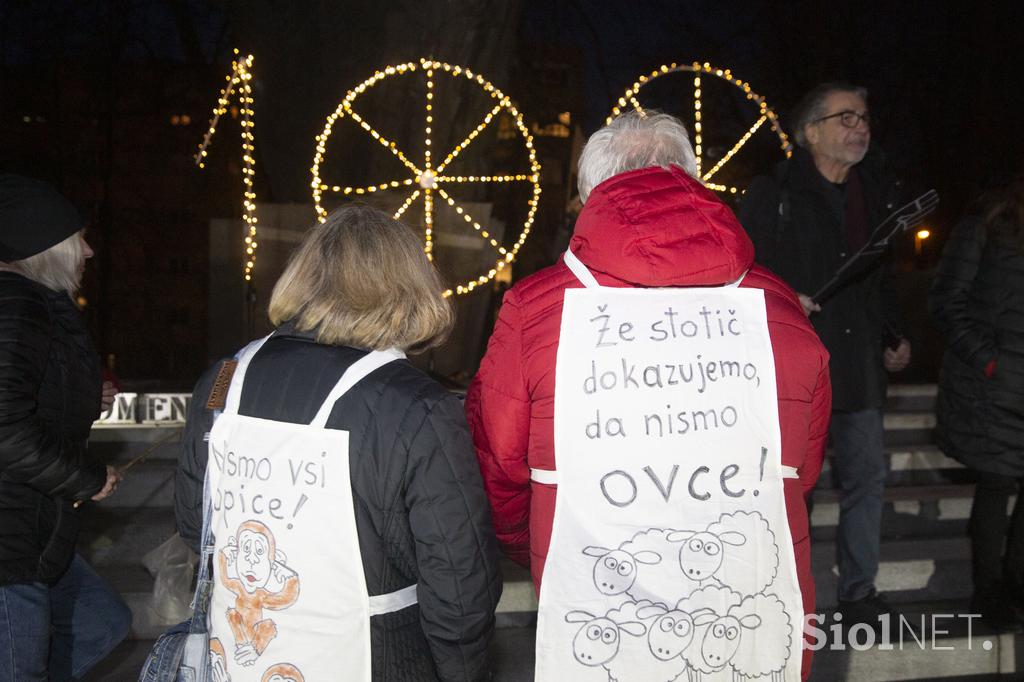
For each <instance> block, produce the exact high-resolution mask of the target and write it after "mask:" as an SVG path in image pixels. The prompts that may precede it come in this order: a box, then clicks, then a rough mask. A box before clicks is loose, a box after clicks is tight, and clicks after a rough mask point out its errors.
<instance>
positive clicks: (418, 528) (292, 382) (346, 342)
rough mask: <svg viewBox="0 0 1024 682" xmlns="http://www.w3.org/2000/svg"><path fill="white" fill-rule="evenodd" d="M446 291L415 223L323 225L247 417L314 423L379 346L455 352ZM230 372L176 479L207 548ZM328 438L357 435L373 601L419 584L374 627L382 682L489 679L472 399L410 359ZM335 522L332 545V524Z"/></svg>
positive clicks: (301, 263)
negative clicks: (207, 489) (208, 503)
mask: <svg viewBox="0 0 1024 682" xmlns="http://www.w3.org/2000/svg"><path fill="white" fill-rule="evenodd" d="M442 291H443V286H442V285H441V280H440V277H439V275H438V274H437V272H436V270H435V269H434V267H433V265H432V264H431V263H430V262H429V261H428V260H427V258H426V256H425V255H424V253H423V250H422V245H421V244H420V243H419V242H418V241H417V240H416V238H415V236H414V235H413V233H412V232H411V231H410V230H409V229H408V228H407V227H406V226H404V225H402V224H400V223H398V222H397V221H394V220H392V219H391V218H390V216H388V215H386V214H384V213H382V212H380V211H377V210H376V209H372V208H369V207H367V206H361V205H352V206H348V207H345V208H342V209H339V210H337V211H335V212H334V213H333V214H332V215H331V216H329V217H328V218H327V222H326V223H325V224H323V225H318V226H315V227H313V228H311V229H310V231H309V233H308V234H307V236H306V238H305V240H304V242H303V243H302V244H301V245H300V246H299V248H298V250H297V251H296V252H295V254H294V255H293V256H292V259H291V261H290V262H289V265H288V266H287V268H286V270H285V272H284V273H283V274H282V276H281V278H280V279H279V280H278V283H277V285H276V286H275V289H274V293H273V295H272V297H271V301H270V318H271V321H272V322H273V323H274V324H275V325H277V327H276V330H275V331H274V332H273V335H272V336H271V337H270V339H269V340H268V341H267V342H266V343H265V344H264V345H263V347H262V348H261V349H260V350H259V351H258V352H257V353H256V355H255V356H254V357H253V359H252V362H251V364H250V365H249V369H248V372H247V374H246V375H245V381H244V384H243V388H242V391H241V403H240V405H239V408H238V409H239V414H242V415H249V416H253V417H260V418H263V419H272V420H275V421H283V422H291V423H302V424H308V423H310V420H311V419H312V418H313V417H314V415H315V414H316V412H317V410H318V408H319V407H320V404H321V403H322V402H323V401H324V399H325V398H326V397H327V395H328V393H329V392H330V391H331V389H332V388H333V387H334V385H335V383H336V382H337V381H338V379H339V378H340V377H341V376H342V374H343V373H344V372H345V370H346V369H348V368H349V367H350V366H351V365H352V364H353V363H355V362H356V361H357V360H359V359H360V358H362V357H364V356H365V355H367V353H368V349H378V350H382V349H387V348H392V347H394V348H399V349H401V350H407V351H410V352H420V351H423V350H426V349H427V348H430V347H432V346H434V345H436V344H438V343H440V342H441V341H443V340H444V338H445V337H446V336H447V335H448V333H449V331H450V329H451V325H452V322H453V319H454V317H453V315H454V313H453V311H452V307H451V303H450V301H449V300H447V299H444V298H442V295H441V292H442ZM220 366H221V363H218V364H217V365H214V366H213V367H211V368H210V370H208V371H207V372H206V373H205V374H204V375H203V376H202V377H201V378H200V379H199V381H198V383H197V384H196V387H195V390H194V393H193V400H192V403H191V407H190V411H189V415H188V421H187V424H186V428H185V433H184V435H183V438H182V450H181V454H180V460H179V468H178V473H177V478H176V481H175V511H176V516H177V525H178V530H179V532H180V534H181V536H182V537H183V538H184V539H185V541H186V542H187V543H188V544H189V545H190V546H191V547H192V548H193V549H195V550H198V548H199V535H200V530H201V527H202V492H203V477H204V472H205V469H206V465H207V443H206V442H204V439H205V437H206V436H207V434H209V432H210V429H211V427H212V425H213V421H214V414H213V412H212V411H211V410H210V409H208V408H207V402H208V400H207V399H208V397H209V396H210V394H211V389H212V388H213V383H214V381H215V378H216V377H217V375H218V373H219V368H220ZM326 428H327V429H341V430H345V431H348V432H349V434H350V435H349V465H350V466H349V468H350V475H351V487H352V495H353V501H354V505H355V523H356V528H357V531H358V542H359V547H360V552H361V555H362V556H361V561H362V564H363V572H364V574H365V577H366V589H367V591H368V593H369V594H370V595H381V594H387V593H392V592H395V591H398V590H401V589H403V588H407V587H408V586H410V585H415V584H418V588H417V595H418V604H413V605H412V606H409V607H406V608H403V609H402V610H399V611H395V612H392V613H385V614H383V615H376V616H373V617H372V618H371V627H370V630H371V642H372V646H371V659H372V671H373V679H374V680H396V681H397V680H402V681H404V680H409V681H413V680H416V681H419V680H445V681H448V680H485V679H488V677H489V674H490V670H489V663H488V659H487V650H488V645H489V642H490V640H491V637H492V635H493V630H494V613H495V609H496V607H497V604H498V600H499V598H500V596H501V589H502V585H501V575H500V569H499V565H498V555H497V545H496V543H495V539H494V531H493V529H492V526H491V520H490V508H489V506H488V504H487V499H486V496H485V495H484V490H483V485H482V483H481V480H480V470H479V468H478V466H477V463H476V457H475V455H474V452H473V444H472V441H471V439H470V436H469V431H468V429H467V427H466V420H465V415H464V413H463V409H462V404H461V402H460V400H459V399H458V397H457V396H455V395H454V394H452V393H450V392H448V391H447V390H446V389H445V388H444V387H442V386H441V385H440V384H439V383H437V382H436V381H434V380H433V379H431V378H430V377H428V376H427V375H426V374H424V373H423V372H421V371H420V370H418V369H417V368H415V367H414V366H413V365H412V364H410V363H409V361H407V360H405V359H402V360H397V361H393V362H390V363H388V364H386V365H384V366H383V367H380V368H378V369H376V370H374V371H373V372H372V373H370V374H369V375H368V376H366V377H365V378H364V379H362V380H361V381H359V382H358V383H356V384H355V385H354V386H353V387H352V388H351V389H350V390H349V391H348V392H347V393H345V394H344V395H342V397H341V398H340V399H338V400H337V402H336V403H335V404H334V408H333V411H332V412H331V413H330V417H329V419H328V420H327V423H326ZM328 454H329V453H328ZM320 523H321V524H322V525H323V528H324V542H325V543H328V542H330V533H329V529H330V527H331V520H330V519H322V520H321V521H320ZM215 565H216V562H215ZM215 570H216V569H215ZM294 608H301V602H300V603H299V604H298V605H297V606H296V607H294ZM346 645H349V646H351V643H348V642H339V643H338V646H339V647H344V646H346Z"/></svg>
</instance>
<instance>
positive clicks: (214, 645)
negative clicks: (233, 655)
mask: <svg viewBox="0 0 1024 682" xmlns="http://www.w3.org/2000/svg"><path fill="white" fill-rule="evenodd" d="M210 677H211V678H212V680H213V682H231V675H229V674H228V657H227V654H226V653H224V645H223V644H221V643H220V640H219V639H217V638H216V637H214V638H212V639H211V640H210Z"/></svg>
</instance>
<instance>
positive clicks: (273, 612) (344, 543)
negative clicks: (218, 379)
mask: <svg viewBox="0 0 1024 682" xmlns="http://www.w3.org/2000/svg"><path fill="white" fill-rule="evenodd" d="M261 346H262V341H260V342H256V343H254V344H251V345H250V346H249V347H248V348H247V349H246V351H245V352H243V354H242V355H241V356H240V358H239V365H238V368H237V370H236V371H235V375H234V377H233V379H232V383H231V388H230V391H229V392H228V398H227V405H226V407H225V410H224V413H223V414H222V415H220V417H218V418H217V421H216V423H215V424H214V427H213V430H212V431H211V432H210V442H209V464H208V466H207V471H208V475H209V476H210V480H209V486H210V488H209V489H210V494H211V497H212V507H213V516H212V520H211V529H212V532H213V534H214V535H215V537H216V543H215V553H214V575H215V581H214V583H215V584H214V590H213V598H212V601H211V605H210V656H211V665H212V669H213V679H214V680H215V682H228V681H230V682H316V681H318V680H330V679H338V676H339V675H343V676H344V678H345V679H350V680H360V681H363V680H367V681H368V680H370V616H371V615H373V614H375V613H379V612H384V611H389V610H397V609H398V608H402V607H403V606H407V605H409V604H412V603H415V600H416V595H415V586H412V587H411V588H408V589H407V590H403V591H402V592H401V593H395V594H394V595H386V596H385V597H372V598H371V597H368V596H367V592H366V581H365V578H364V575H363V564H362V559H361V558H360V552H359V538H358V535H357V532H356V524H355V517H354V512H353V503H352V488H351V483H350V481H349V460H348V441H349V438H348V435H349V434H348V432H346V431H339V430H332V429H326V428H324V425H325V423H326V421H327V418H328V416H329V415H330V412H331V409H332V408H333V406H334V403H335V401H336V400H337V399H338V398H339V397H340V396H341V395H343V394H344V393H345V391H346V390H348V388H350V387H351V386H352V385H354V384H355V383H356V382H357V381H359V379H361V378H362V377H363V376H365V375H366V374H367V373H369V372H370V371H372V370H373V369H376V368H377V367H379V366H381V365H382V364H384V363H386V362H390V361H391V360H393V359H395V358H396V357H401V354H400V353H397V352H391V353H370V354H369V355H366V356H364V357H363V358H361V359H360V360H359V361H358V362H356V363H355V364H353V365H352V367H350V368H349V370H348V371H347V372H346V373H345V375H344V376H342V378H341V380H339V382H338V384H337V385H336V386H335V388H334V390H332V391H331V393H330V395H328V397H327V399H326V400H325V401H324V403H323V406H322V407H321V408H320V410H319V413H318V414H317V416H316V418H315V419H314V420H313V422H312V423H310V424H309V425H305V424H288V423H283V422H275V421H271V420H267V419H257V418H255V417H247V416H242V415H239V414H238V402H239V399H240V397H241V387H242V383H243V381H244V378H245V373H246V370H247V368H248V364H249V360H250V359H251V358H252V356H253V355H254V354H255V352H256V351H257V350H258V349H259V347H261ZM382 601H383V602H385V603H384V605H383V608H381V606H382V605H381V602H382Z"/></svg>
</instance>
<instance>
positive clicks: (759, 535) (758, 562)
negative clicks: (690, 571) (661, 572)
mask: <svg viewBox="0 0 1024 682" xmlns="http://www.w3.org/2000/svg"><path fill="white" fill-rule="evenodd" d="M706 532H707V533H710V534H711V535H713V536H716V537H718V538H722V539H723V541H724V538H725V537H727V536H728V537H729V538H732V539H735V538H737V537H739V536H743V537H744V538H746V541H745V542H742V543H739V544H732V543H730V544H727V545H724V546H723V547H722V552H721V553H720V554H721V557H722V559H721V560H720V562H719V566H718V568H717V570H715V572H714V577H715V579H716V580H718V581H719V582H720V583H721V584H723V585H728V586H729V587H730V588H732V589H733V590H735V591H736V592H739V593H740V594H741V595H743V596H750V595H753V594H757V593H758V592H763V591H764V590H765V588H767V587H768V586H769V585H771V584H772V582H773V581H774V580H775V576H776V575H777V574H778V571H779V545H778V543H777V541H776V537H775V533H774V532H773V531H772V529H771V527H770V526H769V525H768V521H767V520H765V518H764V517H763V516H761V514H760V513H758V512H735V513H732V514H722V516H721V517H720V518H719V519H718V521H716V522H714V523H712V524H711V525H709V526H708V527H707V530H706ZM691 540H692V538H691ZM688 545H689V543H688ZM688 545H687V546H688ZM684 549H685V548H684ZM691 549H692V548H691ZM704 549H705V550H706V549H707V545H705V547H704ZM692 559H694V557H693V555H692V554H690V553H689V552H687V553H686V555H685V557H684V550H680V553H679V563H680V565H681V566H683V570H684V572H685V571H686V565H684V564H685V563H686V562H688V561H690V560H692Z"/></svg>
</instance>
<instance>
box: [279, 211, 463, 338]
mask: <svg viewBox="0 0 1024 682" xmlns="http://www.w3.org/2000/svg"><path fill="white" fill-rule="evenodd" d="M443 291H444V286H443V284H442V282H441V277H440V275H439V274H438V272H437V270H436V269H435V268H434V265H433V263H431V262H430V261H429V260H428V259H427V257H426V255H425V254H424V253H423V246H422V244H421V243H420V241H419V239H418V238H417V237H416V236H415V235H414V234H413V233H412V231H411V230H410V229H409V228H408V227H406V226H405V225H403V224H402V223H400V222H398V221H397V220H394V219H392V218H391V216H389V215H388V214H386V213H384V212H382V211H379V210H377V209H375V208H370V207H369V206H365V205H362V204H350V205H348V206H345V207H343V208H339V209H338V210H336V211H334V212H333V213H331V214H330V215H329V216H328V217H327V221H326V222H324V223H323V224H319V225H315V226H314V227H312V228H310V230H309V232H307V233H306V236H305V237H304V238H303V240H302V243H301V244H300V245H299V247H298V248H297V249H296V251H295V253H293V254H292V256H291V258H290V259H289V261H288V265H287V267H285V269H284V272H283V273H282V274H281V277H280V279H278V280H277V284H275V285H274V292H273V294H271V296H270V309H269V313H270V321H271V322H272V323H273V324H274V325H275V326H277V325H280V324H282V323H284V322H288V321H293V322H294V323H295V325H296V327H297V328H298V330H299V331H311V330H313V331H315V332H316V339H317V341H319V342H320V343H326V344H331V345H344V346H354V347H356V348H369V349H373V350H383V349H385V348H399V349H401V350H403V351H412V352H418V351H422V350H426V349H427V348H430V347H432V346H436V345H438V344H440V343H441V342H443V341H444V340H445V338H447V336H448V334H449V332H450V331H451V328H452V325H453V323H454V321H455V314H454V311H453V310H452V305H451V302H450V301H449V300H448V299H446V298H444V296H443V295H442V292H443Z"/></svg>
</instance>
